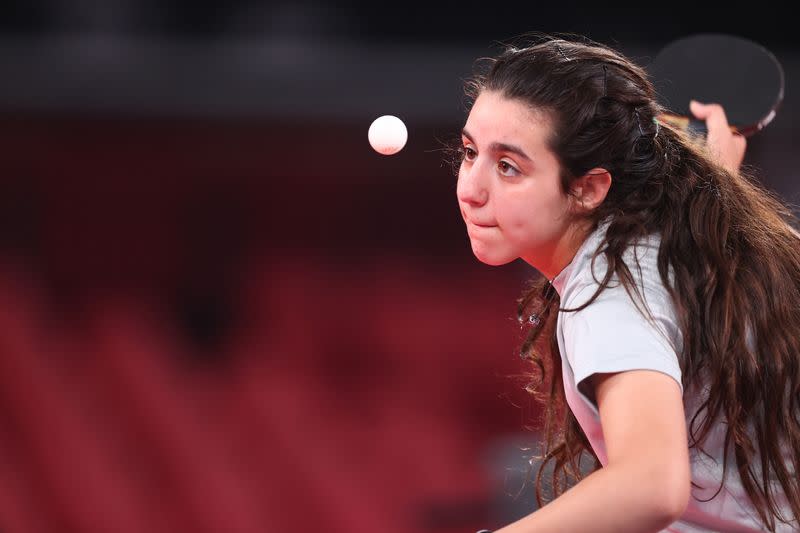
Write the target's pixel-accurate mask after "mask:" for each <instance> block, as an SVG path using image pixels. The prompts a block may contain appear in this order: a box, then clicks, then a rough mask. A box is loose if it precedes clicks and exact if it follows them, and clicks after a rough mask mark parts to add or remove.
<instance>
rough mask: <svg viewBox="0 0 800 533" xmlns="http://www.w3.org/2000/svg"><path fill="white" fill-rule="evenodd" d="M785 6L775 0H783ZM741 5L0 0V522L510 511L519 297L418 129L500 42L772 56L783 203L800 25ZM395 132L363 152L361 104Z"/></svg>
mask: <svg viewBox="0 0 800 533" xmlns="http://www.w3.org/2000/svg"><path fill="white" fill-rule="evenodd" d="M787 9H788V8H787ZM793 20H794V19H793V18H792V17H791V16H788V14H786V13H781V12H779V11H777V10H776V9H774V8H768V7H767V5H766V4H764V3H760V4H758V5H756V4H752V5H749V6H748V7H736V8H734V7H730V6H728V7H726V8H724V10H723V9H712V8H710V7H704V6H701V5H689V4H687V5H680V4H675V3H669V4H664V5H658V6H657V5H649V4H642V5H639V6H638V7H636V8H626V9H623V8H614V7H611V6H609V5H607V4H603V3H595V4H587V5H581V4H574V3H568V2H548V3H539V2H528V3H525V4H523V5H522V6H520V5H516V4H499V3H497V4H486V3H463V2H462V3H445V4H436V5H434V4H433V3H423V2H404V3H395V4H387V3H378V2H374V3H367V2H360V3H354V2H348V3H342V4H334V3H322V2H288V1H287V2H258V1H254V0H248V1H245V0H229V1H228V2H224V3H223V2H203V1H192V2H190V1H186V0H159V1H156V0H69V1H68V0H30V1H27V2H23V1H11V2H8V1H7V2H5V3H3V4H2V7H0V530H2V531H4V532H25V533H27V532H50V531H53V532H107V531H119V532H138V531H147V532H174V531H186V532H218V531H225V532H228V531H230V532H243V533H245V532H255V531H298V532H300V531H303V532H305V531H323V530H324V531H328V532H345V531H347V532H364V533H367V532H369V533H374V532H377V531H381V532H397V533H406V532H409V533H410V532H430V533H433V532H441V533H445V532H447V533H449V532H456V531H471V530H475V529H479V528H481V527H497V526H500V525H502V524H504V523H506V522H508V521H509V520H511V519H513V518H516V517H518V516H521V515H522V514H524V513H526V512H530V511H531V510H532V509H533V504H532V501H531V497H530V490H529V489H528V488H525V489H524V490H522V492H521V494H520V495H519V496H517V494H518V493H519V492H520V489H521V487H522V481H523V478H524V474H525V470H526V469H525V463H526V457H527V455H530V453H531V452H526V451H524V450H522V448H524V447H525V446H528V445H534V444H535V443H536V442H537V438H538V436H537V431H536V427H537V423H538V416H539V412H538V410H537V409H536V406H535V405H534V404H533V402H532V401H531V399H530V398H529V397H528V395H527V394H526V393H525V392H524V390H523V386H524V385H525V383H526V380H525V378H524V376H522V374H523V373H524V372H525V371H527V370H528V369H527V367H525V366H524V365H523V364H522V363H521V362H520V361H519V359H518V358H517V356H516V349H517V344H518V342H519V340H520V338H519V334H520V332H519V329H518V326H517V325H516V323H515V321H514V320H513V317H514V313H515V305H514V302H515V299H516V297H517V296H518V295H519V294H520V292H521V290H522V288H523V286H524V282H525V280H526V279H527V278H528V277H530V276H532V275H534V272H533V271H532V270H531V269H529V268H527V267H526V266H524V265H522V264H512V265H508V266H505V267H502V268H489V267H486V266H484V265H481V264H479V263H478V262H477V261H476V260H475V259H474V258H473V257H472V254H471V251H470V248H469V244H468V241H467V237H466V234H465V231H464V229H463V227H462V223H461V221H460V216H459V213H458V209H457V205H456V201H455V179H454V176H453V175H452V173H451V171H450V169H449V168H448V166H447V165H446V164H444V163H443V151H442V147H443V145H444V143H445V142H446V141H448V140H449V139H451V138H454V137H455V136H456V135H457V134H458V132H459V130H460V127H461V125H462V123H463V120H464V118H465V115H464V101H463V98H462V88H461V83H462V80H463V79H464V78H466V77H468V76H469V75H470V73H471V71H472V64H473V60H474V59H476V58H478V57H480V56H485V55H488V54H491V53H493V52H494V51H496V49H497V48H496V47H497V42H498V41H503V40H507V39H510V38H513V37H515V36H517V35H519V34H522V33H525V32H529V31H544V32H575V33H580V34H583V35H586V36H588V37H590V38H593V39H595V40H597V41H600V42H603V43H605V44H610V45H612V46H615V47H617V48H619V49H620V50H622V51H623V52H625V53H627V54H629V55H630V56H631V57H633V58H634V59H636V60H638V61H639V62H641V63H642V64H644V65H646V64H647V61H648V60H649V59H650V58H652V57H653V55H654V54H655V53H656V52H657V51H658V50H659V49H660V48H661V47H662V46H664V45H666V44H667V43H668V42H669V41H671V40H672V39H675V38H677V37H680V36H684V35H688V34H691V33H695V32H710V31H719V32H726V33H734V34H737V35H741V36H743V37H748V38H751V39H754V40H757V41H759V42H761V43H762V44H764V45H766V46H767V47H769V48H770V49H771V50H772V51H773V52H774V53H775V55H776V56H777V57H778V58H779V59H780V60H781V62H782V63H783V65H784V68H785V71H786V99H785V101H784V104H783V106H782V108H781V110H780V111H779V113H778V115H777V118H776V119H775V120H774V122H773V123H772V124H771V125H770V126H769V127H768V128H767V129H766V130H764V131H763V132H761V133H760V134H759V135H757V136H756V137H753V138H752V139H751V141H750V145H749V149H748V154H747V159H746V163H747V164H749V165H751V166H752V167H753V168H754V169H755V170H756V172H757V175H758V176H759V179H762V180H763V181H764V183H765V184H766V185H767V186H768V187H769V188H771V189H773V190H774V191H775V192H776V193H777V194H779V195H781V196H782V197H783V198H784V199H785V200H787V201H788V202H791V203H794V202H796V201H797V197H798V186H797V185H796V178H797V172H798V171H797V169H798V166H800V165H799V163H800V155H798V152H797V150H796V149H795V148H794V143H793V139H794V137H793V135H794V134H795V133H796V131H797V129H796V128H795V127H794V122H795V120H796V119H797V118H798V116H800V104H798V98H797V94H798V93H797V92H796V89H795V88H796V87H798V86H800V85H798V84H797V83H796V82H797V80H798V76H800V47H799V45H800V41H799V40H798V39H800V37H798V34H797V31H796V29H795V28H794V27H793V26H792V24H791V22H792V21H793ZM383 114H394V115H397V116H399V117H401V118H402V119H403V120H404V121H405V122H406V125H407V126H408V129H409V141H408V144H407V146H406V147H405V148H404V149H403V150H402V151H401V152H400V153H399V154H397V155H395V156H391V157H386V156H381V155H378V154H376V153H375V152H374V151H372V149H371V148H370V147H369V144H368V143H367V128H368V127H369V124H370V122H371V121H372V120H373V119H374V118H376V117H377V116H379V115H383Z"/></svg>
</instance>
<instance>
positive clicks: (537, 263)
mask: <svg viewBox="0 0 800 533" xmlns="http://www.w3.org/2000/svg"><path fill="white" fill-rule="evenodd" d="M590 228H591V222H589V221H588V220H584V221H580V222H578V223H576V224H573V225H571V226H570V227H569V228H568V229H567V231H566V232H565V233H564V235H563V236H562V238H561V239H559V240H558V241H557V242H556V243H555V245H554V246H553V247H552V248H551V249H550V250H549V251H548V252H547V253H546V254H543V256H544V257H546V260H542V259H541V258H525V257H523V258H522V259H523V260H524V261H525V262H526V263H528V264H529V265H531V266H532V267H533V268H535V269H536V270H538V271H539V272H541V273H542V274H543V275H544V276H545V277H547V279H549V280H550V281H552V280H553V279H554V278H555V277H556V276H558V274H559V273H560V272H561V271H562V270H564V268H565V267H566V266H567V265H569V264H570V263H571V262H572V259H573V258H574V257H575V254H576V253H577V252H578V248H580V247H581V244H583V241H585V240H586V237H588V236H589V233H590V231H589V230H590Z"/></svg>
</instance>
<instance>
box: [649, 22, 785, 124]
mask: <svg viewBox="0 0 800 533" xmlns="http://www.w3.org/2000/svg"><path fill="white" fill-rule="evenodd" d="M647 70H648V72H649V74H650V76H651V78H652V81H653V84H654V85H655V88H656V93H657V99H658V102H659V103H660V104H661V105H662V106H663V107H664V108H665V109H667V110H668V111H669V112H668V113H667V114H665V115H662V116H661V117H659V119H660V120H663V121H665V122H669V123H670V124H673V125H677V126H679V127H682V128H686V129H688V130H689V131H691V132H694V133H697V134H700V135H706V133H707V129H706V124H705V123H704V122H702V121H700V120H697V119H696V118H695V117H694V116H693V114H692V113H690V110H689V102H690V101H691V100H699V101H701V102H714V103H717V104H719V105H721V106H722V108H723V109H724V110H725V114H726V115H727V122H728V124H729V127H730V129H731V130H732V131H733V132H735V133H738V134H740V135H743V136H745V137H748V136H750V135H753V134H754V133H756V132H758V131H760V130H761V129H763V128H764V127H765V126H766V125H767V124H769V123H770V122H771V121H772V119H773V118H774V117H775V113H776V112H777V110H778V107H779V106H780V104H781V102H782V101H783V87H784V74H783V68H782V67H781V64H780V63H779V62H778V60H777V59H776V58H775V56H774V55H773V54H772V53H771V52H770V51H769V50H767V49H766V48H764V47H763V46H761V45H760V44H758V43H755V42H753V41H750V40H748V39H744V38H741V37H736V36H733V35H726V34H713V33H703V34H697V35H692V36H689V37H684V38H681V39H678V40H676V41H673V42H672V43H670V44H668V45H667V46H665V47H664V48H663V49H662V50H661V51H660V52H659V53H658V54H657V55H656V57H655V59H654V60H653V62H652V63H651V64H650V65H649V66H648V68H647ZM697 118H699V117H697Z"/></svg>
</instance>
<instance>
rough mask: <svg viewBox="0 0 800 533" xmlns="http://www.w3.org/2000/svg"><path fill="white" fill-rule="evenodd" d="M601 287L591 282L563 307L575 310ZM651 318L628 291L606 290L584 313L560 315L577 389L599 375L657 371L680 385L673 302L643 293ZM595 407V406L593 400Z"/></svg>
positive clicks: (676, 329) (568, 358) (614, 287)
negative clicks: (591, 377)
mask: <svg viewBox="0 0 800 533" xmlns="http://www.w3.org/2000/svg"><path fill="white" fill-rule="evenodd" d="M596 289H597V285H596V284H589V285H586V286H585V287H583V288H582V289H580V290H579V291H577V292H576V293H575V296H574V297H573V298H570V302H567V303H565V304H562V307H565V308H570V307H577V306H579V305H580V304H581V303H583V302H586V301H588V300H589V299H590V298H591V296H592V295H593V294H594V292H595V291H596ZM645 295H646V304H647V308H648V309H649V311H650V314H651V315H652V318H650V317H647V315H646V314H645V313H644V312H643V311H642V310H640V308H641V307H642V304H641V303H639V305H638V307H637V304H636V303H634V301H633V300H632V298H631V296H630V295H629V294H628V292H627V291H626V290H625V288H624V287H623V286H622V285H620V284H616V285H615V286H611V287H608V288H606V289H605V290H604V291H603V292H601V293H600V295H599V296H598V298H597V299H596V300H595V301H594V302H592V303H591V304H589V305H588V306H587V307H586V308H585V309H582V310H580V311H575V312H562V313H563V314H562V321H563V334H564V350H565V352H566V353H565V354H562V357H566V358H567V361H568V362H569V365H570V367H571V369H572V373H573V375H574V380H575V386H576V387H578V386H579V384H580V383H581V382H582V381H583V380H585V379H586V378H588V377H589V376H591V375H592V374H597V373H611V372H624V371H627V370H653V371H656V372H661V373H663V374H666V375H668V376H670V377H671V378H673V379H674V380H675V381H676V382H677V383H678V385H679V386H680V387H681V392H683V386H682V384H681V369H680V364H679V361H678V354H677V351H676V350H677V346H678V345H679V343H680V340H679V338H680V333H679V328H678V327H677V324H676V321H675V317H674V311H673V307H672V304H671V302H670V301H669V300H668V298H667V297H666V294H665V291H664V293H662V294H653V293H652V292H647V291H645ZM592 403H594V402H592Z"/></svg>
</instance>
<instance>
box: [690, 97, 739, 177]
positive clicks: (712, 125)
mask: <svg viewBox="0 0 800 533" xmlns="http://www.w3.org/2000/svg"><path fill="white" fill-rule="evenodd" d="M689 110H690V111H691V112H692V114H693V115H694V116H695V118H697V119H699V120H703V121H705V124H706V128H707V129H708V134H707V136H706V145H707V146H708V149H709V150H711V152H712V153H714V154H715V155H716V156H717V160H718V161H719V163H720V164H721V165H722V166H723V167H725V168H727V169H728V170H729V171H731V172H736V171H738V170H739V167H740V166H741V164H742V161H743V160H744V152H745V149H746V148H747V140H746V139H745V137H744V136H743V135H740V134H739V133H737V132H736V131H735V130H734V129H733V128H732V127H731V126H730V124H728V118H727V116H726V114H725V110H724V109H723V108H722V106H721V105H719V104H716V103H712V104H702V103H700V102H697V101H694V100H692V101H691V102H690V104H689Z"/></svg>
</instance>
